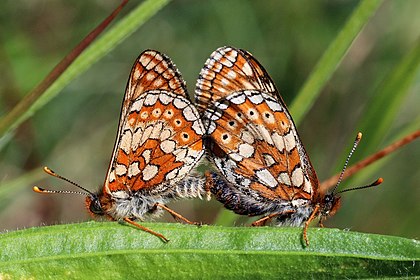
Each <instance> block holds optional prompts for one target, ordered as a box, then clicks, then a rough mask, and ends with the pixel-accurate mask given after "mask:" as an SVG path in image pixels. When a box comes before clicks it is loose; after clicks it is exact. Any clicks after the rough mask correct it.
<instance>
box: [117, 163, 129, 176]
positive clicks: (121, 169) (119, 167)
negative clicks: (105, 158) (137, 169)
mask: <svg viewBox="0 0 420 280" xmlns="http://www.w3.org/2000/svg"><path fill="white" fill-rule="evenodd" d="M115 173H116V174H117V175H118V176H124V175H125V174H126V173H127V168H126V167H125V165H122V164H117V166H116V167H115Z"/></svg>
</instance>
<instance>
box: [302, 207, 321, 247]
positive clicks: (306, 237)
mask: <svg viewBox="0 0 420 280" xmlns="http://www.w3.org/2000/svg"><path fill="white" fill-rule="evenodd" d="M318 212H319V204H317V205H316V206H315V208H314V211H312V214H311V215H310V216H309V219H308V220H307V221H306V222H305V226H304V227H303V239H304V240H305V243H306V246H309V239H308V235H307V231H308V227H309V224H310V223H311V222H312V221H313V220H314V219H315V218H316V216H317V214H318Z"/></svg>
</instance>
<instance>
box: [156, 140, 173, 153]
mask: <svg viewBox="0 0 420 280" xmlns="http://www.w3.org/2000/svg"><path fill="white" fill-rule="evenodd" d="M175 146H176V142H175V141H173V140H165V141H163V142H161V143H160V148H161V149H162V151H163V152H164V153H166V154H170V153H172V152H173V151H174V150H175Z"/></svg>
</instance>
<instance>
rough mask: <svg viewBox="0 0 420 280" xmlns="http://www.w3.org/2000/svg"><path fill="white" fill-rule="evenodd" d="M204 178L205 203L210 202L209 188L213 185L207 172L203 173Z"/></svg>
mask: <svg viewBox="0 0 420 280" xmlns="http://www.w3.org/2000/svg"><path fill="white" fill-rule="evenodd" d="M204 176H205V177H206V184H205V185H204V190H205V191H206V199H207V201H210V199H211V191H210V188H211V186H212V184H213V179H212V178H211V173H210V172H209V171H207V172H206V173H204Z"/></svg>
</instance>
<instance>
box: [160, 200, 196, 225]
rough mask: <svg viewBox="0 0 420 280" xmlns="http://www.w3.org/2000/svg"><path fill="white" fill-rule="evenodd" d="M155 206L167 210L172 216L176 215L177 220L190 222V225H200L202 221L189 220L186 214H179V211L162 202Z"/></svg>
mask: <svg viewBox="0 0 420 280" xmlns="http://www.w3.org/2000/svg"><path fill="white" fill-rule="evenodd" d="M154 207H155V208H157V207H160V208H162V209H163V210H165V211H167V212H168V213H169V214H171V215H172V217H174V219H175V221H178V222H179V221H182V222H184V223H186V224H190V225H197V226H200V225H201V223H199V222H191V221H190V220H188V219H187V218H185V217H184V216H182V215H181V214H178V213H177V212H175V211H174V210H172V209H171V208H169V207H168V206H166V205H164V204H161V203H156V204H155V205H154Z"/></svg>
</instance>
